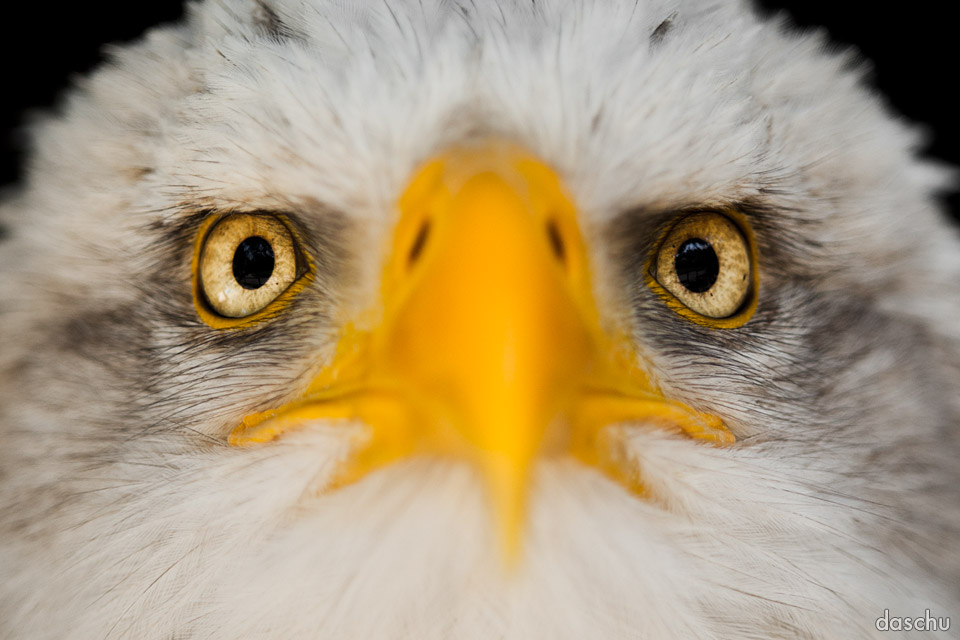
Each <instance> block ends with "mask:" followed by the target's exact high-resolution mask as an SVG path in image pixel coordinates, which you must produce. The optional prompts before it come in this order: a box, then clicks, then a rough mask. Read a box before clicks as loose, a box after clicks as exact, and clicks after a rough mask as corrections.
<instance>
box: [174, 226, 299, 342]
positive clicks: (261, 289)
mask: <svg viewBox="0 0 960 640" xmlns="http://www.w3.org/2000/svg"><path fill="white" fill-rule="evenodd" d="M301 245H302V243H301V242H300V239H299V237H298V236H297V235H296V233H295V232H294V231H293V228H292V227H291V226H290V225H289V224H288V223H287V222H286V220H284V219H283V218H282V217H281V216H278V215H272V214H262V213H232V214H227V215H220V216H216V215H215V216H210V217H209V218H208V219H207V220H205V221H204V222H203V224H202V225H201V226H200V229H199V230H198V232H197V237H196V241H195V243H194V253H193V299H194V307H195V308H196V310H197V314H198V315H199V316H200V319H201V320H203V321H204V322H205V323H206V324H208V325H209V326H211V327H213V328H215V329H227V328H234V327H240V326H246V325H248V324H251V323H254V322H258V321H261V320H264V319H267V318H270V317H273V316H274V315H276V314H277V313H278V312H279V311H280V310H281V309H282V308H284V307H285V306H286V305H287V304H288V303H289V301H290V300H291V299H292V298H293V297H294V296H295V295H296V294H297V293H299V291H301V290H302V289H303V287H304V286H306V284H308V283H309V282H310V280H311V279H312V274H313V265H312V264H311V263H309V261H308V260H307V258H306V257H305V255H304V252H303V251H302V250H301V249H300V247H301Z"/></svg>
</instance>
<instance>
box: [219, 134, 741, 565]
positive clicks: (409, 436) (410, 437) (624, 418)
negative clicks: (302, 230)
mask: <svg viewBox="0 0 960 640" xmlns="http://www.w3.org/2000/svg"><path fill="white" fill-rule="evenodd" d="M399 210H400V219H399V222H398V224H397V228H396V232H395V234H394V238H393V242H392V246H391V247H390V253H389V257H388V260H387V262H386V265H385V270H384V275H383V279H382V288H381V314H380V320H379V323H378V326H376V327H375V328H373V329H370V330H359V329H356V328H351V329H348V330H346V331H345V332H344V334H343V336H342V338H341V339H340V343H339V345H338V350H337V355H336V356H335V358H334V360H333V362H332V363H330V365H328V366H327V367H326V368H325V369H324V370H323V371H321V372H320V374H319V375H318V377H317V378H316V379H315V380H314V381H313V382H312V383H311V384H310V386H309V387H308V388H307V389H306V391H305V392H304V393H303V395H302V397H301V398H300V399H298V400H296V401H294V402H292V403H290V404H288V405H285V406H283V407H279V408H277V409H272V410H268V411H264V412H261V413H256V414H252V415H250V416H248V417H247V418H245V419H244V421H243V423H242V424H241V425H240V426H238V427H237V428H236V429H235V430H234V431H233V433H231V435H230V443H231V444H234V445H251V444H256V443H263V442H267V441H270V440H272V439H274V438H276V437H278V436H279V435H281V434H282V433H284V432H286V431H289V430H292V429H296V428H302V427H304V426H306V425H307V424H309V423H311V422H313V421H317V420H330V419H351V420H360V421H362V422H363V423H365V424H366V425H367V426H368V428H369V429H368V433H367V435H368V437H367V438H365V439H364V441H363V442H362V443H358V445H357V447H356V450H355V452H354V455H353V456H352V458H351V459H350V460H349V461H348V462H347V463H346V465H345V467H344V468H343V470H342V472H341V475H340V478H339V480H338V482H339V483H341V484H342V483H346V482H352V481H354V480H357V479H359V478H360V477H362V476H363V475H365V474H367V473H369V472H370V471H372V470H374V469H376V468H379V467H381V466H383V465H385V464H388V463H390V462H392V461H394V460H396V459H399V458H403V457H407V456H410V455H416V454H434V455H446V456H456V457H457V458H460V459H466V460H469V461H471V462H472V463H473V464H474V465H475V466H476V467H477V468H478V469H479V470H480V471H481V472H482V474H483V476H484V477H485V478H486V479H487V482H488V487H489V493H490V497H491V501H492V504H493V507H494V510H495V512H496V515H497V520H498V522H499V529H500V534H501V542H502V545H503V549H504V552H505V554H506V556H507V558H513V557H515V556H516V552H517V550H518V549H519V542H520V533H521V532H522V528H523V526H522V525H523V521H524V514H525V501H526V498H527V494H528V490H529V481H530V476H531V471H532V468H533V466H534V464H535V462H536V460H537V458H538V457H540V456H546V455H563V454H567V455H574V456H575V457H577V458H579V459H580V460H582V461H584V462H586V463H588V464H591V465H594V466H597V467H600V468H601V469H603V470H604V471H605V472H606V473H608V475H611V476H612V477H613V478H615V479H616V480H618V481H620V482H622V483H623V484H625V485H626V486H627V487H628V488H630V489H631V490H633V491H636V492H640V491H642V487H641V486H640V484H639V482H638V480H637V479H636V474H635V473H632V472H630V470H629V469H626V468H624V464H625V461H624V459H623V457H622V456H619V455H617V454H616V453H615V452H614V451H613V449H614V447H612V446H611V441H610V437H609V435H610V434H609V432H606V433H605V428H606V427H608V426H610V425H613V424H616V423H622V422H639V423H644V424H645V425H651V424H652V425H654V426H657V427H660V428H667V429H672V430H678V431H681V432H683V433H686V434H688V435H690V436H692V437H695V438H700V439H705V440H708V441H711V442H714V443H717V444H724V443H729V442H732V441H733V436H732V434H731V433H730V432H729V431H728V430H727V429H726V427H725V426H724V425H723V423H722V421H720V419H719V418H716V417H714V416H709V415H705V414H701V413H699V412H697V411H694V410H693V409H691V408H689V407H686V406H684V405H682V404H680V403H677V402H673V401H670V400H667V399H665V398H664V397H663V396H662V395H661V394H660V393H659V392H658V391H657V390H656V389H655V388H654V387H653V386H652V385H651V383H650V381H649V379H648V378H647V377H646V376H645V375H644V374H643V373H642V372H641V371H640V370H638V369H637V368H636V367H635V366H633V364H632V362H633V361H634V360H635V358H636V356H635V355H634V354H632V353H631V351H630V349H629V347H628V346H627V342H626V340H623V339H618V338H617V337H616V336H612V335H610V334H609V333H608V332H606V331H604V330H603V329H602V328H601V324H600V319H599V314H598V311H597V307H596V304H595V302H594V298H593V294H592V288H591V281H590V273H589V268H588V263H587V252H586V249H585V246H584V241H583V238H582V236H581V233H580V230H579V227H578V225H577V220H576V211H575V209H574V207H573V206H572V204H571V203H570V201H569V200H568V199H567V198H566V197H565V195H564V193H563V191H562V188H561V185H560V182H559V180H558V179H557V177H556V175H555V174H554V173H553V172H552V171H551V170H550V169H549V168H548V167H546V166H545V165H544V164H542V163H541V162H540V161H539V160H537V159H536V158H533V157H531V156H529V155H527V154H525V153H524V152H522V151H520V150H518V149H516V148H514V147H510V146H507V145H504V144H494V145H490V146H484V147H471V148H462V149H455V150H453V151H451V152H448V153H447V154H445V155H443V156H441V157H439V158H438V159H436V160H433V161H431V162H430V163H428V164H427V165H426V166H425V167H423V168H422V169H421V170H420V172H419V173H418V174H417V175H416V176H415V177H414V179H413V181H412V182H411V183H410V185H409V187H408V188H407V190H406V192H405V193H404V194H403V195H402V197H401V199H400V202H399Z"/></svg>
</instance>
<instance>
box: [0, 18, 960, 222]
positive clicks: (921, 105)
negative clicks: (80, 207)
mask: <svg viewBox="0 0 960 640" xmlns="http://www.w3.org/2000/svg"><path fill="white" fill-rule="evenodd" d="M358 1H360V0H358ZM16 4H17V5H18V8H17V12H18V15H17V16H13V15H12V14H9V13H7V14H6V15H5V17H4V23H5V24H4V27H5V28H4V32H5V33H4V37H3V38H0V63H2V69H3V77H4V80H5V82H4V84H5V91H4V92H3V93H4V95H3V96H2V97H0V103H2V112H0V132H2V138H0V184H6V183H9V182H12V181H14V180H16V179H17V178H18V176H19V173H20V163H21V161H22V149H23V142H24V141H23V136H22V134H21V133H20V132H19V130H18V127H20V126H21V125H22V124H23V122H24V121H25V117H28V114H29V112H30V111H31V110H36V109H43V108H50V107H51V106H52V105H55V104H56V101H57V98H58V96H59V95H60V93H61V92H62V91H63V89H64V88H66V87H67V86H69V84H70V82H71V80H72V79H74V78H76V77H77V76H78V75H81V74H83V73H84V72H86V71H88V70H89V69H91V68H92V67H93V66H95V65H96V63H97V62H98V61H99V60H100V58H101V54H100V51H101V47H102V46H103V44H105V43H115V42H123V41H126V40H130V39H133V38H136V37H137V36H138V35H140V34H141V33H142V32H143V31H144V30H145V29H146V28H148V27H150V26H151V25H154V24H157V23H160V22H164V21H169V20H175V19H177V18H178V17H180V16H181V15H182V13H183V9H182V3H181V2H180V1H179V0H147V1H144V2H131V1H130V0H124V1H121V0H109V1H95V2H69V3H67V2H64V3H58V4H61V6H56V7H54V8H51V6H50V5H49V4H48V3H44V2H39V1H36V0H34V1H33V2H32V3H30V0H25V1H21V2H17V3H16ZM854 4H861V3H852V2H843V3H841V2H838V1H837V0H833V1H831V2H827V1H823V0H805V1H804V0H762V2H761V6H762V7H763V10H764V11H765V12H768V13H775V12H781V11H786V12H787V13H788V15H789V16H790V19H791V21H792V22H793V23H794V24H796V25H798V26H800V27H803V28H811V27H825V28H826V29H827V30H828V32H829V34H830V36H831V39H832V40H833V42H835V43H836V45H837V46H838V47H844V46H849V45H853V46H855V47H856V48H857V49H859V50H860V52H861V53H862V54H863V56H864V57H865V58H867V59H868V60H870V61H871V62H872V68H873V72H872V83H873V84H874V86H876V87H877V88H878V89H879V90H880V92H881V93H883V94H884V95H886V96H887V99H888V100H889V101H890V103H891V104H892V106H893V108H894V110H895V111H898V112H900V113H901V114H903V115H904V116H906V117H907V118H908V119H910V120H912V121H914V122H920V123H923V124H924V125H925V126H926V128H927V131H928V134H929V143H928V147H927V152H928V154H929V155H931V156H933V157H936V158H939V159H941V160H944V161H946V162H947V163H949V164H953V165H957V166H960V140H958V126H957V123H956V113H957V108H956V105H957V100H956V99H955V98H952V97H950V96H949V94H950V93H952V92H953V91H955V90H956V89H957V72H956V69H955V60H956V54H955V53H954V51H955V49H954V44H955V40H956V35H955V30H954V29H953V28H952V26H951V22H952V21H951V20H949V19H948V17H947V16H946V15H945V13H944V9H943V8H942V7H944V6H949V4H948V3H934V2H914V3H911V4H909V5H904V4H901V3H888V6H890V7H891V8H890V9H883V8H881V7H882V4H881V3H869V4H867V3H862V6H863V7H864V8H862V9H860V10H859V11H856V10H854V7H852V6H851V5H854ZM838 5H846V6H845V7H844V9H842V10H841V9H838ZM5 11H6V9H5ZM945 199H946V202H947V204H948V207H949V209H950V210H951V212H952V214H953V215H954V216H955V217H956V218H957V220H960V197H958V195H957V194H946V195H945Z"/></svg>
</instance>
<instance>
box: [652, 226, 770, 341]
mask: <svg viewBox="0 0 960 640" xmlns="http://www.w3.org/2000/svg"><path fill="white" fill-rule="evenodd" d="M742 224H743V225H746V221H743V223H742ZM754 262H755V251H754V249H753V247H752V243H751V241H750V239H749V235H748V234H746V233H744V231H742V230H741V226H740V225H738V224H737V223H735V222H734V221H733V220H732V219H731V218H730V217H728V216H727V215H724V214H722V213H715V212H703V213H694V214H690V215H687V216H684V217H683V218H681V219H680V220H679V221H677V222H676V223H675V224H674V225H673V226H672V227H670V229H668V230H667V232H666V234H665V235H664V237H663V240H662V241H661V242H660V244H659V248H658V249H657V250H656V253H655V255H654V256H652V260H651V265H650V275H651V276H652V279H653V281H652V282H651V283H650V284H651V286H652V287H653V288H654V289H655V290H658V291H660V292H663V293H665V294H666V296H669V297H670V298H672V300H675V301H678V302H679V303H680V305H675V304H674V305H671V306H673V307H674V308H675V309H676V310H677V311H678V312H680V313H681V315H685V316H686V317H688V318H690V319H692V320H695V321H698V322H701V324H708V325H711V326H713V325H716V326H739V325H741V324H743V323H744V322H746V321H747V319H749V315H750V313H749V312H752V307H753V304H752V303H753V302H755V294H756V291H755V289H756V283H755V280H756V267H755V265H754ZM668 302H669V300H668ZM691 311H692V312H693V314H690V312H691ZM684 312H686V313H684ZM743 316H746V317H743ZM718 320H734V322H727V323H719V324H718V323H716V322H715V321H718Z"/></svg>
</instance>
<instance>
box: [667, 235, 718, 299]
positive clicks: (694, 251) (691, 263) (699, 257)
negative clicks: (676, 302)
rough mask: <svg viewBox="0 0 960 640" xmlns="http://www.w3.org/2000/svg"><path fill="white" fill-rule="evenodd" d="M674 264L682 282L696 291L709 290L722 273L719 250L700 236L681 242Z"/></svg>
mask: <svg viewBox="0 0 960 640" xmlns="http://www.w3.org/2000/svg"><path fill="white" fill-rule="evenodd" d="M673 264H674V266H675V267H676V270H677V279H678V280H680V284H682V285H683V286H684V287H686V288H687V289H688V290H690V291H692V292H694V293H703V292H704V291H707V290H708V289H709V288H710V287H712V286H713V283H714V282H716V281H717V274H718V273H720V263H719V262H718V261H717V252H716V251H714V250H713V247H711V246H710V243H709V242H707V241H706V240H701V239H700V238H690V239H689V240H687V241H686V242H684V243H683V244H681V245H680V248H679V249H677V255H676V257H675V258H674V259H673Z"/></svg>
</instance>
